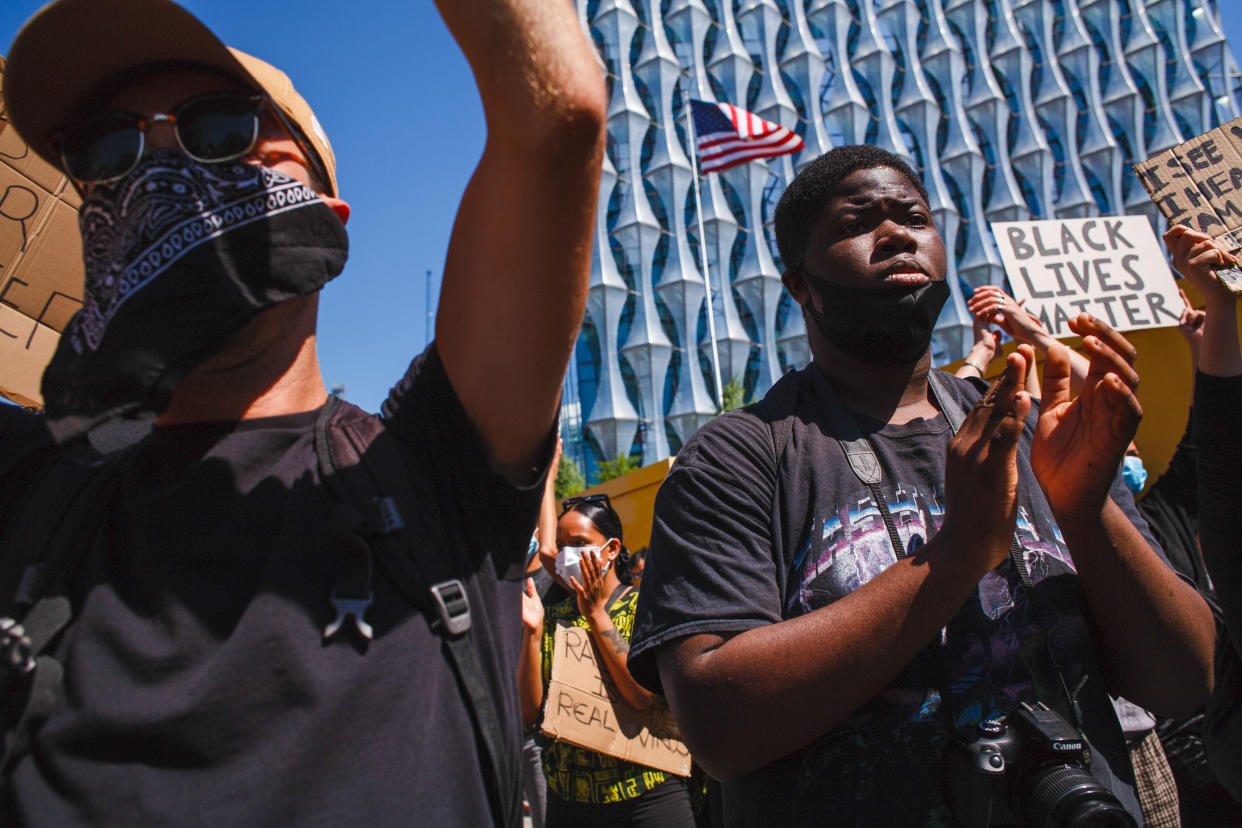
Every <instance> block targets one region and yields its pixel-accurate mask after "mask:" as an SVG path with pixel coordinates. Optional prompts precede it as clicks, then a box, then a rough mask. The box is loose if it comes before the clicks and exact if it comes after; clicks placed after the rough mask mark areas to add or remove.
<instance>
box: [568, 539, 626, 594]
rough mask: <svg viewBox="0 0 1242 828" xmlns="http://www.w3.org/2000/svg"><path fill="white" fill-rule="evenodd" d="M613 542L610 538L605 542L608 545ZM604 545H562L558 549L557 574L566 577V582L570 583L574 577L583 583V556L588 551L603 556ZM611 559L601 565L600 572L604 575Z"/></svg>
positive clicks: (596, 555)
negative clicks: (601, 551)
mask: <svg viewBox="0 0 1242 828" xmlns="http://www.w3.org/2000/svg"><path fill="white" fill-rule="evenodd" d="M609 543H612V539H611V538H610V539H609V540H608V541H606V542H605V543H604V546H607V545H608V544H609ZM603 548H604V547H603V546H562V547H561V548H560V549H558V550H556V574H557V575H559V576H561V578H562V579H564V581H565V583H567V584H568V583H569V579H570V578H573V579H574V580H576V581H577V582H578V583H580V584H581V583H582V557H583V556H584V555H585V554H586V553H588V552H594V553H595V557H597V558H598V557H601V553H600V550H601V549H603ZM610 563H612V562H611V561H604V562H603V563H602V564H601V565H600V570H599V574H600V575H603V574H604V573H605V572H607V571H608V564H610Z"/></svg>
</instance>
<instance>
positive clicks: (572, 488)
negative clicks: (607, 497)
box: [552, 454, 586, 500]
mask: <svg viewBox="0 0 1242 828" xmlns="http://www.w3.org/2000/svg"><path fill="white" fill-rule="evenodd" d="M585 488H586V478H584V477H583V476H582V470H581V469H579V468H578V464H577V463H575V462H574V461H573V460H571V459H569V458H568V457H566V456H565V455H563V454H562V455H561V461H560V462H559V463H558V464H557V466H556V482H555V483H553V484H552V491H553V492H554V493H555V494H556V499H557V500H564V499H565V498H567V497H573V496H574V495H576V494H577V493H578V492H580V491H582V490H583V489H585Z"/></svg>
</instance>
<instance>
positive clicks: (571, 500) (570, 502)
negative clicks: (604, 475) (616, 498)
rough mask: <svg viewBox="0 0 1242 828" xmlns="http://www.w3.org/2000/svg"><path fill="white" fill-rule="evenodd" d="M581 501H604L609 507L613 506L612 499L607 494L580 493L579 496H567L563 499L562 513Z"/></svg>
mask: <svg viewBox="0 0 1242 828" xmlns="http://www.w3.org/2000/svg"><path fill="white" fill-rule="evenodd" d="M579 503H603V504H605V505H606V506H607V507H608V508H609V509H611V508H612V501H611V500H609V499H608V495H606V494H591V495H578V496H577V497H567V498H565V499H564V500H562V501H561V513H562V514H564V513H565V512H568V511H569V510H570V509H572V508H573V507H574V506H577V505H578V504H579Z"/></svg>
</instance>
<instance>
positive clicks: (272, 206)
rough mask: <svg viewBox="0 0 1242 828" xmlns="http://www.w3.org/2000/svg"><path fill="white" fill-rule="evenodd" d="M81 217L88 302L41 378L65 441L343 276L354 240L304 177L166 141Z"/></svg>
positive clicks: (144, 403) (162, 396) (165, 389)
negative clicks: (191, 151)
mask: <svg viewBox="0 0 1242 828" xmlns="http://www.w3.org/2000/svg"><path fill="white" fill-rule="evenodd" d="M79 225H80V228H81V231H82V247H83V253H84V257H85V260H86V261H85V263H86V283H85V295H84V299H83V306H82V309H81V310H80V311H78V313H77V314H76V315H75V316H74V317H73V319H71V320H70V322H69V325H68V327H67V328H66V329H65V332H64V334H63V336H62V337H61V341H60V344H59V346H58V347H57V350H56V353H55V354H54V355H53V357H52V361H51V363H50V364H49V365H48V368H47V370H46V371H45V372H44V375H43V398H44V405H45V406H46V410H47V416H48V425H49V428H50V429H51V430H52V433H53V435H54V436H55V437H56V438H57V439H58V440H65V439H71V438H72V437H74V436H76V435H78V434H81V433H84V432H85V431H87V430H89V429H90V428H91V427H92V426H93V425H94V424H96V423H98V422H100V421H102V420H104V419H106V418H108V417H111V416H117V415H128V414H137V413H141V412H143V411H156V412H158V411H161V410H163V408H165V407H166V406H167V404H168V398H169V395H170V394H171V392H172V389H173V388H174V387H175V385H176V383H177V381H179V380H180V379H181V378H182V377H184V376H185V375H186V374H187V373H189V372H190V371H191V370H193V369H194V367H196V366H197V365H199V364H200V363H201V362H203V361H204V360H205V359H207V358H208V357H210V356H212V355H213V354H214V353H216V352H217V351H218V350H219V349H220V348H221V346H223V345H224V344H225V342H227V340H228V338H229V337H230V336H232V335H233V334H234V333H236V332H237V331H238V330H240V329H241V328H242V327H243V326H244V325H245V324H246V323H247V322H249V321H250V320H251V319H252V318H254V316H255V315H256V314H258V313H259V312H260V311H262V310H264V309H266V308H269V307H272V306H274V305H276V304H279V303H280V302H283V301H284V300H286V299H290V298H293V297H295V296H303V295H306V294H309V293H313V292H314V291H316V290H318V289H319V288H321V287H322V286H323V285H324V284H325V283H327V282H328V280H330V279H332V278H333V277H334V276H336V275H337V274H339V273H340V272H341V270H342V269H343V268H344V266H345V259H346V257H347V255H348V247H349V243H348V237H347V236H346V234H345V228H344V226H343V225H342V224H341V222H340V220H339V219H338V218H337V217H336V214H335V213H333V212H332V209H331V208H330V207H328V205H327V204H326V203H324V201H323V200H322V199H320V198H319V197H318V196H317V195H316V194H315V193H314V192H313V191H312V190H310V189H309V188H308V187H306V186H305V185H304V184H302V183H301V182H298V181H296V180H295V179H293V178H290V177H289V176H287V175H284V174H283V173H280V172H277V171H276V170H273V169H269V168H266V167H259V166H255V165H252V164H245V163H241V162H231V163H226V164H200V163H198V162H196V161H194V160H192V159H191V158H189V157H188V156H186V155H185V154H184V153H181V152H179V151H177V150H166V149H162V150H157V151H155V152H152V153H151V154H150V155H148V156H147V157H146V158H144V159H143V161H142V162H141V163H140V164H139V165H138V166H137V167H136V168H135V169H134V171H133V172H132V173H130V174H129V175H128V176H126V177H125V178H124V179H123V180H121V181H120V182H118V183H116V184H114V185H108V186H98V187H95V188H94V189H93V190H92V191H91V193H90V194H89V195H88V196H87V198H86V199H85V201H84V203H83V205H82V209H81V212H80V215H79Z"/></svg>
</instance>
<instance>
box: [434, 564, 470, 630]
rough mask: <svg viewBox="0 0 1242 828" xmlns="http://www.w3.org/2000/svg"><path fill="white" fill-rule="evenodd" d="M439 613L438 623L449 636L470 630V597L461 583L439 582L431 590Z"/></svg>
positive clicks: (456, 581) (454, 580)
mask: <svg viewBox="0 0 1242 828" xmlns="http://www.w3.org/2000/svg"><path fill="white" fill-rule="evenodd" d="M431 596H432V597H433V598H435V599H436V609H437V610H439V612H440V623H441V624H443V625H444V629H445V631H446V632H447V633H448V634H449V635H461V634H462V633H465V632H466V631H468V630H469V629H470V597H469V596H468V595H466V588H465V587H464V586H462V584H461V581H459V580H457V579H456V578H454V579H453V580H451V581H441V582H440V583H438V584H436V585H435V586H433V587H432V588H431Z"/></svg>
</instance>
